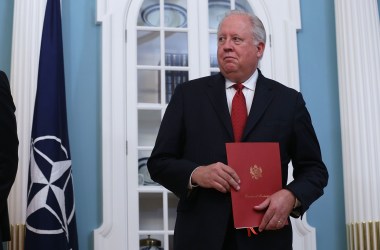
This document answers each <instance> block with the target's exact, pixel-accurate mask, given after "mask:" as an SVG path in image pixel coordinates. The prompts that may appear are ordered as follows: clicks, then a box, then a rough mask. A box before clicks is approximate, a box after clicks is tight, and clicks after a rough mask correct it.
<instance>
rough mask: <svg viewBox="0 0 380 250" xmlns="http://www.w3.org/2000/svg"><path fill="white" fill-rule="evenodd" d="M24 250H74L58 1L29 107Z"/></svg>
mask: <svg viewBox="0 0 380 250" xmlns="http://www.w3.org/2000/svg"><path fill="white" fill-rule="evenodd" d="M25 249H26V250H45V249H46V250H52V249H54V250H69V249H70V250H71V249H72V250H76V249H78V239H77V229H76V221H75V201H74V191H73V178H72V171H71V155H70V149H69V137H68V131H67V117H66V98H65V76H64V64H63V46H62V27H61V6H60V0H47V4H46V12H45V19H44V25H43V31H42V39H41V51H40V61H39V69H38V82H37V93H36V100H35V106H34V116H33V127H32V138H31V157H30V168H29V181H28V205H27V218H26V238H25Z"/></svg>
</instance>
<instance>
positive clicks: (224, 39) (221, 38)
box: [218, 36, 243, 44]
mask: <svg viewBox="0 0 380 250" xmlns="http://www.w3.org/2000/svg"><path fill="white" fill-rule="evenodd" d="M231 40H232V41H233V42H234V43H235V44H240V43H242V42H243V39H242V38H241V37H238V36H234V37H232V38H231ZM226 41H227V38H226V37H219V38H218V42H219V43H225V42H226Z"/></svg>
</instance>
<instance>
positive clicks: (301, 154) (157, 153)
mask: <svg viewBox="0 0 380 250" xmlns="http://www.w3.org/2000/svg"><path fill="white" fill-rule="evenodd" d="M233 140H234V138H233V131H232V123H231V118H230V113H229V110H228V106H227V99H226V90H225V78H224V77H223V76H222V75H221V74H220V73H219V74H216V75H213V76H208V77H204V78H200V79H196V80H192V81H189V82H186V83H183V84H180V85H179V86H177V88H176V90H175V93H174V95H173V96H172V99H171V101H170V103H169V105H168V107H167V109H166V112H165V115H164V118H163V120H162V123H161V126H160V130H159V133H158V136H157V140H156V144H155V147H154V149H153V152H152V155H151V157H150V159H149V160H148V168H149V171H150V174H151V177H152V179H153V180H155V181H157V182H158V183H160V184H161V185H163V186H164V187H166V188H167V189H169V190H170V191H172V192H173V193H174V194H176V195H177V196H178V197H179V198H180V201H179V204H178V208H177V220H176V226H175V233H174V234H175V236H174V246H175V249H176V250H186V249H189V250H190V249H191V250H194V249H197V250H201V249H208V250H209V249H215V250H216V249H221V246H222V244H223V239H224V235H225V233H226V230H227V226H228V220H229V218H230V216H231V198H230V194H224V193H220V192H218V191H216V190H214V189H205V188H200V187H197V188H195V189H193V190H191V191H189V189H188V183H189V178H190V175H191V173H192V171H193V170H194V169H195V168H196V167H198V166H200V165H208V164H212V163H216V162H223V163H225V164H226V163H227V158H226V149H225V143H226V142H233ZM242 141H243V142H244V141H246V142H279V144H280V154H281V164H282V183H283V187H284V188H287V189H288V190H290V191H291V192H292V193H293V194H294V195H295V196H296V197H297V199H298V200H299V201H300V202H301V203H302V207H301V208H300V210H301V214H302V213H303V212H305V211H306V210H307V209H308V208H309V206H310V205H311V203H313V202H314V201H315V200H316V199H318V198H319V197H320V196H321V195H322V194H323V188H324V187H325V186H326V185H327V180H328V173H327V169H326V167H325V165H324V163H323V162H322V158H321V152H320V147H319V143H318V140H317V137H316V135H315V132H314V129H313V126H312V122H311V119H310V115H309V112H308V111H307V109H306V107H305V102H304V100H303V98H302V95H301V93H299V92H297V91H295V90H293V89H291V88H288V87H286V86H284V85H282V84H280V83H278V82H276V81H273V80H270V79H268V78H265V77H264V76H263V75H262V74H261V72H260V71H259V77H258V80H257V85H256V90H255V95H254V98H253V102H252V107H251V110H250V113H249V116H248V120H247V125H246V128H245V130H244V134H243V137H242ZM290 162H292V164H293V167H294V171H293V177H294V181H292V182H291V183H289V184H287V179H288V164H289V163H290ZM253 238H254V239H250V240H249V242H248V243H247V242H245V243H242V244H244V245H245V246H242V247H241V249H253V248H252V246H255V248H254V249H265V250H268V249H291V244H292V234H291V226H288V227H284V228H283V229H282V230H276V231H265V232H264V233H261V234H260V236H256V237H253ZM276 242H277V243H276ZM251 243H252V244H251ZM272 243H273V244H272ZM275 243H276V244H277V245H276V244H275ZM278 244H280V245H281V244H284V245H283V247H281V248H278V247H279V246H280V245H278ZM248 245H250V246H248ZM281 246H282V245H281ZM239 249H240V247H239Z"/></svg>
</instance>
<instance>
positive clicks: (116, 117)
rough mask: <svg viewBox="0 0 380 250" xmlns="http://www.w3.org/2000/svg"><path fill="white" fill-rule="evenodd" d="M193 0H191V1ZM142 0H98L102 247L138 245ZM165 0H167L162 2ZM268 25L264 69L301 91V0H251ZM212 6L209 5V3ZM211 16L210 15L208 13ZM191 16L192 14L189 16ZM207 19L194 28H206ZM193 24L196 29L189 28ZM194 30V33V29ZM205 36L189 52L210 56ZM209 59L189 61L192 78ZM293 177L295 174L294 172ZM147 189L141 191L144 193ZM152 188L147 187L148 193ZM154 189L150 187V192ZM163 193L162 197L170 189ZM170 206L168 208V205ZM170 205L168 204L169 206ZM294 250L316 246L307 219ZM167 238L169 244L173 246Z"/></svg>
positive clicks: (199, 4)
mask: <svg viewBox="0 0 380 250" xmlns="http://www.w3.org/2000/svg"><path fill="white" fill-rule="evenodd" d="M188 1H189V0H188ZM191 1H192V4H191V5H188V6H187V7H188V8H187V11H188V13H191V12H194V13H195V12H197V13H202V12H204V11H205V10H204V4H207V1H204V0H191ZM142 2H143V0H97V20H98V22H99V23H100V25H101V29H102V38H101V39H102V40H101V41H102V51H101V54H102V199H103V210H102V211H103V217H102V219H103V223H102V225H101V226H100V227H99V228H98V229H96V230H95V231H94V245H95V249H97V250H104V249H131V250H134V249H137V245H138V240H139V234H138V232H137V231H138V224H139V209H138V202H139V196H138V193H139V192H142V191H143V192H148V191H149V190H153V191H152V192H156V191H155V190H156V189H141V188H139V187H138V184H137V170H136V168H135V165H136V164H137V157H138V156H137V154H138V153H137V149H136V148H137V147H136V144H137V135H136V133H134V132H133V131H136V130H137V126H138V124H137V119H134V118H136V117H137V111H136V108H135V107H136V105H137V104H136V103H137V94H136V93H137V86H136V82H137V72H136V71H137V70H136V53H137V52H136V46H137V45H136V43H137V39H136V38H137V34H136V33H137V31H136V27H135V24H136V21H135V20H136V19H137V16H138V13H139V9H140V7H141V4H142ZM161 2H163V0H161ZM247 2H249V3H250V4H251V6H253V9H254V11H255V12H256V14H257V15H258V16H259V17H260V18H261V19H263V23H264V25H265V26H266V28H267V29H268V31H269V32H268V33H269V34H268V36H269V37H268V38H269V40H268V42H267V49H266V54H265V56H266V58H264V59H263V61H262V69H263V73H264V74H265V75H266V76H268V77H271V78H274V79H276V80H278V81H280V82H282V83H284V84H286V85H288V86H290V87H292V88H295V89H297V90H299V72H298V54H297V39H296V38H297V35H296V33H297V30H299V29H300V28H301V24H300V8H299V0H265V1H264V0H247ZM206 7H207V6H206ZM206 16H207V15H206ZM189 19H190V18H189ZM202 21H204V20H192V21H191V22H192V23H191V24H189V26H191V25H193V27H194V26H198V27H201V23H202ZM190 28H191V27H190ZM190 28H189V31H188V32H189V34H190V33H191V31H190ZM199 32H200V34H195V35H194V36H191V39H194V43H192V44H189V53H192V51H195V50H196V51H198V52H197V53H200V54H203V55H208V54H209V53H210V51H209V49H208V46H205V48H203V47H202V46H200V42H199V40H200V37H201V36H202V34H201V32H202V31H201V30H200V31H199ZM133 48H134V49H133ZM208 65H210V64H209V61H207V59H206V60H199V61H197V62H195V61H194V60H189V69H190V70H189V77H190V78H195V77H199V76H202V75H206V74H208V73H209V70H210V69H209V66H208ZM290 176H291V174H290ZM141 190H142V191H141ZM147 190H148V191H147ZM149 192H150V191H149ZM157 192H162V194H163V197H164V198H165V197H167V196H168V193H167V192H165V191H160V190H159V191H157ZM164 209H165V208H164ZM166 209H167V208H166ZM292 223H293V231H294V249H296V250H297V249H299V250H301V249H308V250H313V249H316V239H315V229H314V228H312V227H310V226H309V225H308V224H307V221H306V216H304V218H303V220H300V219H297V220H292ZM167 241H168V240H167V238H166V239H165V242H164V243H165V244H168V242H167Z"/></svg>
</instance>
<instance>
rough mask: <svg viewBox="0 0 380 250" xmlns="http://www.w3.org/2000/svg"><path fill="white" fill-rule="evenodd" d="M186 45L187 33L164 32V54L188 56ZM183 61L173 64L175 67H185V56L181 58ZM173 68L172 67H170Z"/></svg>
mask: <svg viewBox="0 0 380 250" xmlns="http://www.w3.org/2000/svg"><path fill="white" fill-rule="evenodd" d="M187 45H188V43H187V33H185V32H172V31H167V32H165V54H179V55H183V54H186V55H187V54H189V53H188V49H187V48H188V46H187ZM181 58H182V59H184V61H178V62H173V63H174V64H175V63H177V65H176V66H187V65H188V64H187V56H186V57H181ZM172 66H173V65H172Z"/></svg>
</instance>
